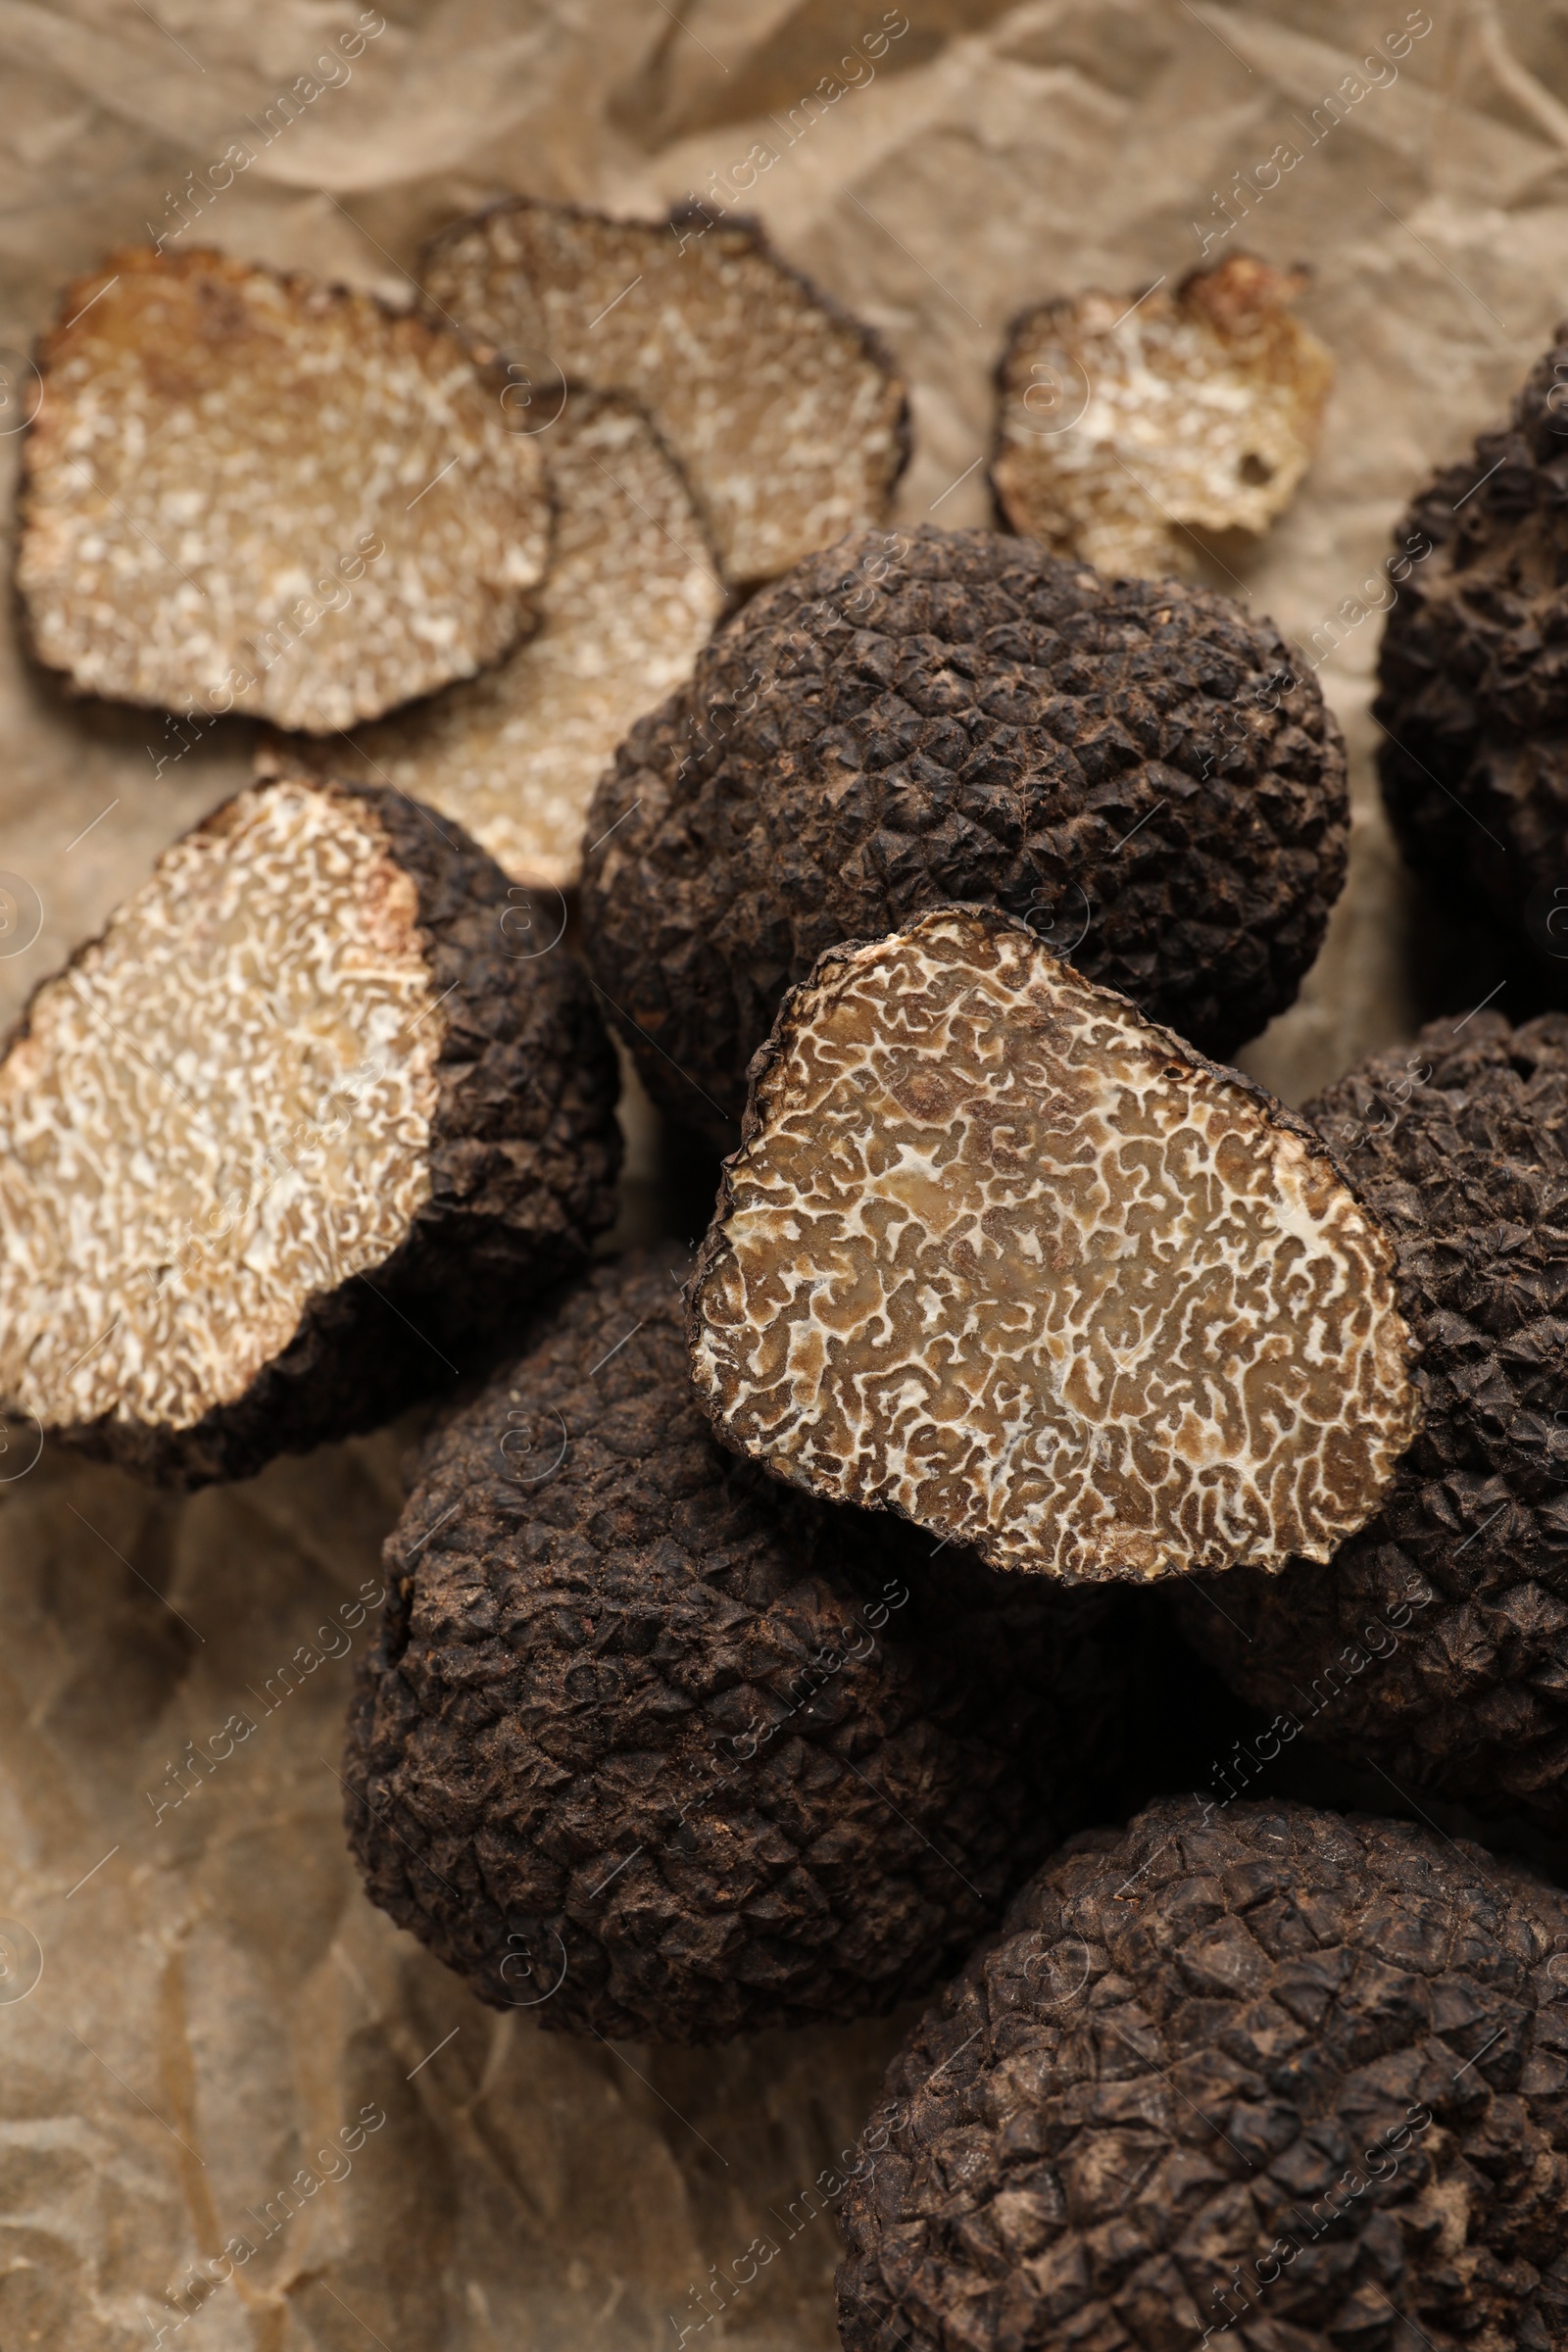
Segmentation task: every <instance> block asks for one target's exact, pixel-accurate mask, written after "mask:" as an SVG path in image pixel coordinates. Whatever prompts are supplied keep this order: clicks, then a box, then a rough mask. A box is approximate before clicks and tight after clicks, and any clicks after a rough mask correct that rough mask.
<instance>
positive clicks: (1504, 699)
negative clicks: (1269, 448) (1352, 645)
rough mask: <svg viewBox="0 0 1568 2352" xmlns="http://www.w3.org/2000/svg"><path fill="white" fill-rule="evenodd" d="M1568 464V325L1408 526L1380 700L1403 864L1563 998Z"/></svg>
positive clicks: (1435, 483) (1376, 710)
mask: <svg viewBox="0 0 1568 2352" xmlns="http://www.w3.org/2000/svg"><path fill="white" fill-rule="evenodd" d="M1565 458H1568V319H1565V320H1564V321H1563V323H1562V324H1561V325H1560V326H1559V327H1558V328H1557V331H1556V335H1555V338H1554V340H1553V344H1552V348H1551V349H1550V350H1549V351H1547V352H1544V354H1543V355H1542V357H1541V359H1540V360H1538V361H1537V363H1536V365H1535V367H1534V368H1532V369H1531V371H1530V375H1529V378H1528V380H1527V381H1526V383H1525V386H1524V389H1523V391H1522V392H1521V393H1520V394H1519V397H1518V399H1517V401H1516V402H1515V404H1514V410H1513V417H1512V419H1511V421H1510V422H1509V423H1508V424H1506V425H1503V426H1501V427H1500V428H1498V429H1497V430H1496V431H1494V432H1490V433H1483V434H1482V435H1481V437H1480V438H1479V440H1478V441H1477V442H1476V445H1475V448H1474V451H1473V452H1472V454H1471V455H1470V456H1469V457H1466V458H1461V459H1460V460H1459V462H1458V464H1457V465H1454V466H1445V467H1444V468H1443V470H1442V471H1441V472H1440V473H1438V474H1437V475H1436V477H1435V478H1434V479H1433V480H1432V481H1431V482H1429V483H1428V484H1427V486H1426V488H1425V489H1423V490H1422V491H1421V493H1420V495H1419V496H1418V497H1417V498H1416V499H1415V501H1414V502H1413V504H1412V505H1411V507H1410V509H1409V511H1408V513H1407V514H1406V515H1404V516H1403V518H1402V520H1401V521H1400V523H1399V525H1398V528H1397V532H1396V534H1395V554H1394V556H1393V558H1392V559H1391V560H1390V563H1389V567H1388V568H1389V576H1390V578H1391V580H1392V581H1393V582H1394V583H1395V586H1396V589H1397V599H1396V601H1395V602H1394V604H1393V605H1392V606H1391V608H1390V611H1389V616H1388V620H1387V622H1386V624H1385V627H1384V634H1383V647H1382V652H1381V655H1380V657H1379V674H1380V679H1381V688H1380V691H1379V694H1378V697H1377V700H1376V701H1375V702H1374V704H1373V706H1372V710H1373V715H1374V716H1375V717H1376V718H1378V719H1379V720H1380V721H1381V722H1382V725H1383V728H1384V730H1385V741H1384V743H1383V745H1382V747H1381V750H1380V754H1379V762H1380V766H1381V769H1382V777H1383V797H1384V799H1385V801H1386V802H1387V804H1388V810H1389V816H1390V819H1391V820H1392V822H1393V825H1394V830H1395V833H1396V834H1397V838H1398V841H1399V845H1400V847H1401V849H1402V850H1403V852H1404V854H1405V857H1406V858H1408V859H1409V861H1410V863H1411V864H1412V865H1413V866H1414V867H1415V868H1416V870H1417V872H1419V873H1420V874H1421V875H1422V876H1423V877H1424V878H1425V879H1426V880H1427V881H1428V882H1430V883H1431V884H1433V885H1434V886H1435V887H1436V888H1437V889H1438V890H1439V891H1440V892H1441V893H1442V895H1443V896H1445V897H1446V899H1447V900H1448V901H1449V902H1450V903H1451V904H1452V905H1453V906H1455V907H1458V908H1459V909H1460V911H1461V912H1463V913H1466V914H1468V915H1471V916H1473V915H1475V914H1476V913H1477V912H1481V913H1483V914H1484V915H1487V916H1489V917H1490V918H1491V920H1492V922H1493V923H1494V925H1495V927H1496V928H1497V930H1498V932H1499V934H1501V935H1503V937H1504V938H1505V939H1506V942H1507V944H1508V945H1510V946H1515V945H1519V944H1521V935H1522V936H1523V938H1524V939H1528V940H1529V942H1530V943H1531V947H1532V948H1533V949H1534V951H1535V958H1532V959H1531V960H1535V959H1539V961H1537V967H1536V971H1535V973H1534V974H1533V977H1534V978H1535V979H1537V980H1538V981H1541V982H1544V985H1545V988H1546V990H1547V991H1548V992H1549V996H1550V998H1552V999H1555V1000H1556V1001H1558V1002H1562V1001H1563V1000H1564V998H1565V997H1568V663H1565V662H1564V659H1563V643H1564V639H1565V637H1568V518H1565V516H1564V513H1563V505H1562V480H1563V467H1564V461H1565ZM1540 1001H1541V1000H1540V998H1539V997H1538V999H1537V1002H1538V1003H1539V1002H1540Z"/></svg>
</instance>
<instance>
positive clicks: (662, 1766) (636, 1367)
mask: <svg viewBox="0 0 1568 2352" xmlns="http://www.w3.org/2000/svg"><path fill="white" fill-rule="evenodd" d="M685 1271H686V1260H685V1257H684V1253H681V1254H680V1255H679V1258H678V1261H677V1260H673V1259H668V1258H666V1257H664V1256H662V1255H660V1254H658V1253H656V1252H649V1253H646V1254H643V1255H639V1256H638V1257H635V1258H632V1259H628V1260H626V1261H624V1262H622V1263H619V1264H607V1265H602V1266H598V1267H596V1268H595V1269H594V1270H593V1272H592V1273H591V1274H590V1275H588V1276H587V1277H585V1278H584V1279H583V1280H582V1281H581V1282H580V1283H579V1284H578V1286H577V1287H576V1288H575V1289H574V1290H573V1291H572V1292H571V1293H570V1294H569V1295H568V1296H567V1297H566V1298H565V1299H564V1301H563V1302H562V1303H561V1305H560V1306H559V1309H558V1310H557V1312H556V1313H555V1314H554V1316H553V1317H552V1318H551V1319H550V1320H548V1321H546V1322H544V1323H543V1324H541V1325H540V1326H538V1327H537V1328H536V1329H535V1331H534V1332H533V1334H532V1337H531V1343H530V1346H529V1348H528V1351H527V1352H526V1353H525V1354H524V1355H523V1356H522V1357H521V1358H520V1359H519V1360H518V1361H517V1362H515V1363H514V1364H513V1365H512V1366H511V1367H510V1368H509V1369H508V1370H507V1371H506V1372H504V1373H502V1374H501V1375H500V1376H499V1377H498V1378H497V1379H496V1380H495V1381H494V1382H493V1384H492V1385H491V1386H490V1388H489V1389H488V1390H486V1392H485V1393H484V1395H483V1396H482V1397H479V1398H478V1399H477V1401H476V1402H475V1403H473V1404H472V1405H470V1406H468V1407H467V1408H466V1409H465V1410H464V1411H462V1412H461V1413H459V1414H458V1415H457V1416H456V1417H455V1418H454V1419H453V1420H452V1421H451V1422H450V1423H449V1425H448V1426H447V1428H446V1429H445V1431H444V1432H443V1433H441V1434H440V1435H439V1436H438V1437H437V1438H436V1439H435V1440H434V1441H433V1442H432V1444H431V1446H430V1447H429V1449H428V1451H427V1453H426V1456H425V1459H424V1461H423V1464H422V1466H421V1469H420V1473H419V1478H418V1484H417V1488H416V1490H415V1492H414V1494H413V1495H412V1496H411V1498H410V1501H409V1504H408V1507H407V1509H406V1510H405V1512H404V1515H403V1518H402V1520H401V1522H400V1523H399V1525H398V1528H397V1529H396V1531H395V1533H394V1534H393V1536H392V1538H391V1539H390V1541H389V1543H388V1545H387V1553H386V1557H387V1566H388V1579H389V1586H390V1588H391V1589H392V1590H393V1592H394V1593H395V1595H396V1598H395V1604H394V1606H393V1607H392V1608H390V1609H389V1610H388V1613H387V1624H386V1629H385V1632H384V1635H383V1638H382V1640H381V1642H380V1646H379V1648H378V1649H377V1650H376V1651H375V1652H374V1653H373V1654H370V1655H369V1656H368V1658H367V1661H366V1663H365V1665H364V1667H363V1668H362V1673H361V1680H360V1685H359V1691H358V1697H357V1700H356V1705H355V1711H354V1716H353V1722H352V1726H351V1733H350V1740H349V1755H348V1762H347V1765H346V1766H345V1772H346V1775H347V1780H348V1785H349V1788H350V1790H351V1794H350V1796H349V1799H348V1807H347V1818H348V1823H349V1829H350V1834H351V1837H352V1839H353V1842H354V1846H355V1849H356V1851H357V1853H358V1854H359V1857H360V1861H361V1864H362V1866H363V1868H364V1870H365V1874H366V1882H367V1885H368V1888H369V1892H370V1894H371V1897H372V1899H373V1900H374V1901H376V1902H378V1903H380V1904H381V1905H382V1906H383V1907H384V1908H385V1909H386V1910H388V1911H390V1912H391V1914H392V1916H393V1918H394V1919H396V1920H397V1921H399V1922H400V1923H401V1924H402V1925H403V1926H405V1927H408V1928H412V1929H413V1930H414V1932H415V1933H416V1935H417V1936H421V1937H422V1938H423V1939H424V1941H425V1942H426V1943H428V1944H429V1945H430V1946H431V1948H432V1949H433V1950H434V1951H435V1952H436V1953H438V1954H439V1956H440V1957H441V1958H442V1959H443V1960H444V1961H446V1962H447V1963H448V1965H449V1966H450V1967H452V1968H455V1969H457V1970H458V1971H459V1972H460V1974H461V1975H462V1976H463V1977H464V1978H465V1979H466V1981H467V1983H468V1984H469V1985H471V1986H472V1988H473V1990H474V1991H475V1992H476V1993H477V1994H478V1995H479V1996H480V1998H481V1999H483V2000H486V2001H490V2002H492V2003H495V2004H496V2005H498V2006H502V2007H507V2006H513V2005H519V2004H520V2005H527V2006H530V2007H535V2006H536V2008H537V2015H538V2018H539V2021H540V2023H541V2024H543V2025H546V2026H550V2027H554V2028H557V2029H562V2030H571V2031H577V2032H582V2031H589V2032H593V2033H600V2034H625V2035H631V2036H634V2037H639V2036H646V2037H651V2038H653V2039H657V2040H666V2041H684V2042H706V2041H719V2040H723V2039H726V2038H727V2037H728V2036H730V2035H731V2034H738V2033H743V2032H753V2031H756V2030H758V2029H760V2028H762V2027H766V2026H777V2025H788V2024H801V2023H806V2022H808V2021H810V2020H812V2019H815V2020H819V2021H832V2020H837V2019H847V2018H852V2017H857V2016H861V2015H864V2014H867V2013H870V2012H880V2011H883V2010H886V2009H889V2008H891V2007H892V2006H893V2005H894V2004H895V2003H896V2002H898V2001H900V2000H903V1999H905V1998H906V1997H907V1996H908V1995H909V1994H912V1993H915V1992H918V1991H920V1990H922V1989H923V1988H925V1987H926V1986H928V1985H931V1984H932V1983H933V1982H934V1981H935V1980H936V1979H937V1978H938V1977H939V1976H940V1975H941V1974H942V1973H943V1971H944V1970H945V1969H948V1968H951V1967H952V1966H953V1965H954V1964H955V1963H956V1960H957V1958H958V1957H959V1955H960V1954H961V1953H962V1952H963V1951H965V1950H966V1949H967V1948H968V1946H969V1945H970V1944H971V1943H972V1941H973V1939H974V1937H975V1936H976V1935H978V1934H979V1933H980V1932H981V1930H982V1929H983V1928H985V1927H986V1926H988V1925H989V1924H991V1922H992V1921H993V1920H994V1919H995V1918H996V1917H997V1916H998V1914H999V1912H1000V1910H1001V1907H1002V1904H1003V1901H1004V1900H1005V1896H1006V1894H1007V1893H1008V1892H1009V1891H1010V1889H1011V1888H1012V1887H1015V1886H1016V1885H1017V1884H1018V1882H1019V1881H1020V1879H1021V1878H1022V1877H1023V1876H1024V1875H1025V1874H1026V1872H1027V1871H1028V1870H1029V1869H1030V1868H1032V1867H1033V1864H1034V1863H1035V1861H1037V1860H1038V1859H1039V1858H1040V1857H1041V1855H1042V1854H1044V1853H1045V1852H1047V1851H1049V1850H1050V1847H1051V1844H1052V1842H1053V1841H1054V1838H1057V1837H1059V1836H1060V1835H1061V1832H1062V1825H1063V1824H1064V1823H1065V1822H1081V1821H1083V1820H1084V1819H1085V1818H1092V1817H1093V1814H1094V1812H1095V1811H1096V1810H1097V1809H1099V1807H1100V1806H1102V1805H1103V1801H1104V1799H1103V1794H1101V1792H1100V1788H1101V1784H1099V1783H1097V1777H1096V1776H1097V1774H1098V1773H1101V1772H1103V1769H1104V1768H1105V1765H1106V1763H1107V1760H1108V1759H1110V1758H1112V1757H1115V1756H1119V1754H1120V1752H1121V1748H1122V1744H1123V1742H1124V1740H1125V1738H1126V1730H1127V1717H1128V1715H1129V1712H1130V1703H1129V1691H1130V1690H1131V1688H1132V1683H1131V1668H1130V1651H1131V1647H1132V1643H1131V1642H1130V1640H1129V1637H1128V1635H1127V1633H1126V1632H1125V1630H1123V1628H1124V1620H1123V1619H1122V1618H1120V1617H1118V1616H1116V1615H1114V1614H1113V1613H1112V1607H1113V1605H1124V1604H1125V1603H1126V1602H1127V1601H1128V1599H1129V1598H1130V1596H1127V1595H1109V1594H1103V1593H1054V1592H1045V1593H1042V1592H1039V1591H1033V1590H1029V1589H1026V1588H1020V1587H1018V1586H1017V1585H1014V1584H1011V1583H1009V1582H1008V1581H1007V1580H1005V1579H1003V1578H999V1577H995V1576H993V1575H991V1574H990V1573H989V1572H988V1571H987V1570H985V1569H983V1568H981V1567H980V1566H979V1565H978V1564H977V1563H976V1562H974V1561H973V1560H970V1559H966V1558H964V1557H962V1556H957V1557H955V1556H954V1555H953V1554H952V1553H949V1554H947V1555H945V1557H944V1560H943V1561H942V1562H941V1563H939V1565H940V1566H941V1567H942V1568H943V1569H944V1571H945V1573H944V1574H942V1575H941V1576H940V1577H939V1576H938V1575H937V1574H936V1573H935V1571H934V1570H932V1569H931V1568H930V1566H929V1563H928V1557H927V1555H928V1554H929V1552H930V1549H931V1546H930V1544H928V1543H926V1542H925V1541H924V1540H923V1539H921V1538H918V1537H916V1536H915V1535H914V1534H913V1531H911V1530H910V1529H907V1528H901V1527H898V1526H897V1525H896V1524H895V1523H893V1522H891V1521H887V1520H882V1521H878V1520H870V1521H867V1520H866V1519H865V1518H863V1517H862V1516H861V1515H860V1514H859V1513H857V1512H848V1511H843V1510H833V1509H830V1508H828V1507H826V1506H824V1505H822V1504H819V1503H814V1502H811V1501H809V1499H808V1498H806V1497H804V1496H801V1495H791V1494H789V1493H788V1492H787V1491H785V1490H783V1489H780V1488H779V1487H777V1486H775V1485H773V1484H772V1483H771V1482H770V1481H769V1480H767V1479H766V1478H765V1477H763V1476H762V1475H761V1474H760V1472H759V1471H757V1470H756V1468H755V1467H754V1466H753V1465H751V1464H749V1463H745V1462H741V1461H738V1460H737V1459H736V1458H735V1456H734V1455H733V1454H730V1453H727V1452H725V1451H724V1450H723V1449H722V1448H721V1447H720V1446H716V1445H715V1444H714V1443H713V1440H712V1437H711V1433H710V1431H709V1430H708V1428H707V1425H706V1424H705V1422H704V1420H703V1417H702V1415H701V1413H700V1412H699V1410H698V1409H697V1404H696V1400H695V1398H694V1397H693V1395H692V1386H691V1377H690V1372H689V1369H688V1365H687V1357H686V1348H685V1342H684V1339H683V1336H682V1330H681V1311H680V1294H679V1288H678V1286H679V1284H680V1281H681V1279H682V1276H683V1275H684V1273H685Z"/></svg>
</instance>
